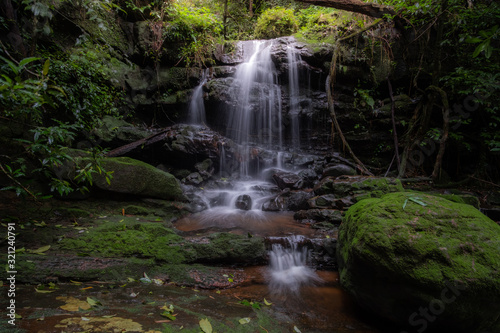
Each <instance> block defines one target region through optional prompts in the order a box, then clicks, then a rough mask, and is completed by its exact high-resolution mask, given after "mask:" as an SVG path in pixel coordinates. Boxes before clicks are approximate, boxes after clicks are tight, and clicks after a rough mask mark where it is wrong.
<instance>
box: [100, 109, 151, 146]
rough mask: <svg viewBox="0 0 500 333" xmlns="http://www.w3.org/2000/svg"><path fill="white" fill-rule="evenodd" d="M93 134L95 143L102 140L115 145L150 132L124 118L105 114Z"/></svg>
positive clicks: (125, 142) (142, 136)
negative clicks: (95, 138) (95, 139)
mask: <svg viewBox="0 0 500 333" xmlns="http://www.w3.org/2000/svg"><path fill="white" fill-rule="evenodd" d="M93 134H95V136H96V137H97V140H98V142H97V143H96V144H102V141H104V142H105V143H106V144H107V145H110V144H111V145H112V146H115V147H116V146H119V145H124V144H127V143H131V142H134V141H137V140H140V139H144V138H146V137H148V136H150V135H151V132H148V131H147V130H145V129H142V128H138V127H135V126H134V125H132V124H130V123H128V122H126V121H125V120H122V119H118V118H115V117H111V116H105V117H104V118H103V119H102V125H101V126H100V127H99V128H98V129H96V130H95V131H94V133H93ZM113 143H114V144H113Z"/></svg>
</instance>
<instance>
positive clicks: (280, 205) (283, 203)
mask: <svg viewBox="0 0 500 333" xmlns="http://www.w3.org/2000/svg"><path fill="white" fill-rule="evenodd" d="M311 196H312V193H311V192H305V191H290V190H289V189H286V190H285V191H283V192H282V193H280V194H278V195H277V196H275V197H273V198H271V199H269V200H268V201H267V202H264V204H263V205H262V210H263V211H297V210H301V209H307V208H309V205H308V203H307V202H308V200H309V199H310V198H311Z"/></svg>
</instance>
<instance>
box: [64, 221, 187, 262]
mask: <svg viewBox="0 0 500 333" xmlns="http://www.w3.org/2000/svg"><path fill="white" fill-rule="evenodd" d="M122 220H123V222H120V223H115V222H108V223H104V224H103V225H101V226H99V227H97V228H93V229H90V230H89V232H88V233H87V234H83V235H81V236H78V237H75V238H67V239H64V240H62V242H61V248H62V249H65V250H71V251H78V252H83V253H88V254H93V255H100V256H104V257H133V256H137V257H142V258H154V259H157V260H161V261H164V262H168V263H174V264H179V263H183V262H185V261H186V257H185V251H184V250H183V249H182V247H181V245H180V244H181V243H182V242H183V238H182V237H180V236H178V235H177V234H175V233H174V232H173V231H172V230H171V229H168V228H166V227H164V226H163V225H162V224H161V223H148V222H141V223H138V222H137V221H136V220H135V219H133V218H127V217H125V218H123V219H122Z"/></svg>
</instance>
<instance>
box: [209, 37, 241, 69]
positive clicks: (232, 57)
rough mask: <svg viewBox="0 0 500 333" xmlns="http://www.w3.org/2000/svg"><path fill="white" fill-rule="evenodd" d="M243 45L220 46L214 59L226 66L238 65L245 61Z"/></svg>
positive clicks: (227, 44)
mask: <svg viewBox="0 0 500 333" xmlns="http://www.w3.org/2000/svg"><path fill="white" fill-rule="evenodd" d="M243 52H244V48H243V43H242V42H240V43H225V44H218V45H217V46H216V47H215V50H214V58H215V60H216V61H217V62H219V63H221V64H224V65H236V64H239V63H241V62H243V61H244V58H243V56H244V54H243Z"/></svg>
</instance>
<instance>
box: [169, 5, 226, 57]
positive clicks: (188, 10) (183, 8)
mask: <svg viewBox="0 0 500 333" xmlns="http://www.w3.org/2000/svg"><path fill="white" fill-rule="evenodd" d="M167 16H168V23H167V24H166V26H165V28H164V30H163V34H162V35H163V37H164V39H165V40H166V41H168V42H171V43H178V42H183V43H185V46H184V47H182V48H181V53H180V55H181V58H183V59H185V61H186V64H187V65H188V66H189V65H191V64H194V65H204V64H205V61H207V59H208V58H209V57H210V55H211V52H212V50H213V48H214V47H215V44H216V42H217V41H218V37H219V36H220V35H221V33H222V22H221V21H220V19H219V18H218V17H217V16H216V15H215V14H213V13H212V12H211V10H210V9H209V8H207V7H194V6H192V4H191V2H190V1H182V2H181V1H179V2H176V3H174V4H172V6H169V7H168V8H167Z"/></svg>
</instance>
